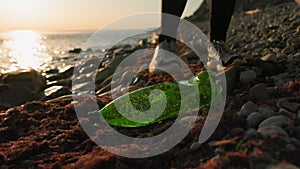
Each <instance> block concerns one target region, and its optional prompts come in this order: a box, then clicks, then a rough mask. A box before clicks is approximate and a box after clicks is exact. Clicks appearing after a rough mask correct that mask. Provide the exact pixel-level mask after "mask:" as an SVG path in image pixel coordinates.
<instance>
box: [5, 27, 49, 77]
mask: <svg viewBox="0 0 300 169" xmlns="http://www.w3.org/2000/svg"><path fill="white" fill-rule="evenodd" d="M4 36H5V39H4V41H3V44H2V45H3V48H4V49H5V50H7V52H3V51H2V53H0V54H1V56H0V61H1V64H2V65H0V66H1V69H0V72H1V73H5V72H11V71H16V70H19V69H28V68H33V69H39V68H40V67H41V65H42V64H43V63H44V62H45V57H42V53H43V52H42V51H43V50H45V48H46V46H45V45H43V44H42V42H41V40H42V36H41V34H40V33H39V32H37V31H31V30H16V31H9V32H6V33H4Z"/></svg>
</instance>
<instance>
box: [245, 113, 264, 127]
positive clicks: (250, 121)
mask: <svg viewBox="0 0 300 169" xmlns="http://www.w3.org/2000/svg"><path fill="white" fill-rule="evenodd" d="M264 119H265V117H264V116H263V115H262V114H261V113H258V112H254V113H251V114H250V115H249V116H248V117H247V119H246V122H247V127H248V128H257V126H258V125H259V123H261V122H262V121H263V120H264Z"/></svg>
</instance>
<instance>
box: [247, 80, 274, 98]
mask: <svg viewBox="0 0 300 169" xmlns="http://www.w3.org/2000/svg"><path fill="white" fill-rule="evenodd" d="M249 94H250V96H251V98H252V99H254V100H257V101H261V100H267V99H268V98H269V93H268V90H267V86H266V84H264V83H259V84H257V85H255V86H253V87H252V88H251V89H250V93H249Z"/></svg>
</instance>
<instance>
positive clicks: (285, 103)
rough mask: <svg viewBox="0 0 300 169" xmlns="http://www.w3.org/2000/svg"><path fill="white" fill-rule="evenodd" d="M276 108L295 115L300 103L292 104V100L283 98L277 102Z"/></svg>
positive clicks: (299, 108)
mask: <svg viewBox="0 0 300 169" xmlns="http://www.w3.org/2000/svg"><path fill="white" fill-rule="evenodd" d="M277 107H278V108H284V109H287V110H289V111H291V112H293V113H296V112H297V111H298V110H300V103H295V102H292V100H291V99H289V98H283V99H280V100H279V101H278V102H277Z"/></svg>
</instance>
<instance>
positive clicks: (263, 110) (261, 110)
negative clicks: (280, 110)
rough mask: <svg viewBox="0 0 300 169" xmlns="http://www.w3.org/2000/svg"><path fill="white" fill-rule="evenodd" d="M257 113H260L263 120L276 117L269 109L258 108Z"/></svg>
mask: <svg viewBox="0 0 300 169" xmlns="http://www.w3.org/2000/svg"><path fill="white" fill-rule="evenodd" d="M258 112H260V113H261V114H262V115H263V116H264V117H265V118H268V117H271V116H275V115H276V112H275V111H274V110H273V109H271V108H269V107H260V108H258Z"/></svg>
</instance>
